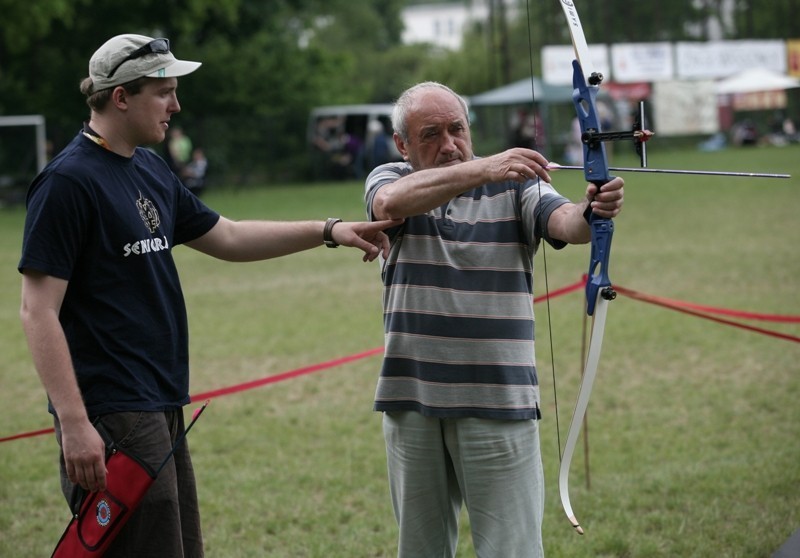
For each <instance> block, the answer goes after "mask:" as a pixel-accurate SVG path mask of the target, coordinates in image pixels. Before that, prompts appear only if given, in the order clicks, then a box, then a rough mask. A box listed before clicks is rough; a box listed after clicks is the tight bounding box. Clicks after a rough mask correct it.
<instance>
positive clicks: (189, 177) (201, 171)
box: [181, 147, 208, 197]
mask: <svg viewBox="0 0 800 558" xmlns="http://www.w3.org/2000/svg"><path fill="white" fill-rule="evenodd" d="M207 172H208V159H206V154H205V153H204V152H203V149H202V148H200V147H195V148H194V149H193V150H192V159H191V160H190V161H189V163H187V165H186V166H185V167H183V172H182V173H181V178H182V179H183V184H184V185H185V186H186V187H187V188H188V189H189V191H190V192H191V193H193V194H194V195H195V196H198V197H199V196H201V195H202V194H203V191H204V190H205V187H206V173H207Z"/></svg>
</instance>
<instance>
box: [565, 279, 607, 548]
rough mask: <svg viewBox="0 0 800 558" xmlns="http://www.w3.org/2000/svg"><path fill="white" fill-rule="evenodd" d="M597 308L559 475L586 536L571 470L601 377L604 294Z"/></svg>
mask: <svg viewBox="0 0 800 558" xmlns="http://www.w3.org/2000/svg"><path fill="white" fill-rule="evenodd" d="M595 302H596V304H595V316H594V322H593V324H592V341H591V343H590V345H589V355H588V358H587V359H586V369H585V370H584V373H583V380H582V382H581V388H580V392H579V394H578V402H577V403H576V405H575V411H574V413H573V415H572V422H571V423H570V425H569V433H568V434H567V442H566V445H565V446H564V454H563V455H562V458H561V466H560V469H559V473H558V491H559V494H560V495H561V506H562V507H563V508H564V512H565V513H566V514H567V518H568V519H569V522H570V523H572V526H573V527H575V529H576V530H577V531H578V533H579V534H581V535H582V534H583V528H582V527H581V526H580V523H578V520H577V519H576V518H575V513H574V512H573V511H572V504H571V503H570V500H569V469H570V464H571V463H572V456H573V454H574V452H575V446H576V444H577V442H578V435H579V434H580V430H581V423H582V422H583V417H584V416H585V415H586V409H587V407H588V406H589V395H591V392H592V384H593V383H594V379H595V377H596V376H597V367H598V364H599V362H600V351H601V349H602V345H603V333H604V330H605V327H606V316H607V315H608V300H606V299H605V298H604V297H603V295H602V293H601V292H598V293H597V299H596V301H595Z"/></svg>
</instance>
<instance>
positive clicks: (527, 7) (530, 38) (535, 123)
mask: <svg viewBox="0 0 800 558" xmlns="http://www.w3.org/2000/svg"><path fill="white" fill-rule="evenodd" d="M525 11H526V19H527V28H528V63H529V65H530V72H531V116H532V119H533V148H534V149H535V150H537V151H538V149H539V123H538V121H537V120H538V119H537V116H536V87H535V82H534V77H533V75H534V74H533V35H532V31H531V7H530V0H525ZM536 185H537V187H538V188H539V193H538V195H539V202H541V199H542V179H541V177H539V176H538V175H537V176H536ZM541 233H542V236H544V231H541ZM542 240H543V241H542V243H541V245H542V270H543V271H544V294H545V296H544V300H545V305H546V308H547V337H548V340H549V345H550V368H551V373H552V377H553V404H554V407H555V416H556V443H557V444H558V462H559V463H561V460H562V450H561V427H560V425H559V420H558V389H557V388H556V358H555V348H554V344H553V320H552V317H551V316H552V314H551V311H550V283H549V280H548V276H547V247H546V245H547V242H546V241H544V239H542Z"/></svg>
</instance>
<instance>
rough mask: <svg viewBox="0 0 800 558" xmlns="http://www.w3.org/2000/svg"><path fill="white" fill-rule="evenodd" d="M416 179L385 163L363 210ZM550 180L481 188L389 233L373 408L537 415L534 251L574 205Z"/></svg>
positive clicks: (370, 184) (404, 167)
mask: <svg viewBox="0 0 800 558" xmlns="http://www.w3.org/2000/svg"><path fill="white" fill-rule="evenodd" d="M410 172H412V169H411V166H410V165H409V164H408V163H389V164H386V165H382V166H380V167H378V168H377V169H375V170H374V171H373V172H372V173H371V174H370V176H369V177H368V178H367V184H366V196H365V200H366V204H367V209H368V214H369V215H370V218H372V211H371V207H372V201H373V199H374V196H375V193H376V192H377V191H378V190H379V189H380V188H381V187H382V186H384V185H386V184H389V183H391V182H394V181H395V180H397V179H399V178H401V177H402V176H405V175H407V174H409V173H410ZM567 202H568V200H567V199H566V198H564V197H562V196H561V195H559V194H558V193H557V192H556V191H555V190H554V189H553V187H552V186H551V185H550V184H547V183H545V182H541V183H538V182H536V181H528V182H526V183H524V184H520V183H517V182H513V181H507V182H501V183H492V184H485V185H483V186H481V187H479V188H475V189H473V190H470V191H468V192H465V193H463V194H460V195H458V196H456V197H455V198H453V199H452V200H450V201H449V202H448V203H446V204H444V205H443V206H441V207H437V208H435V209H433V210H431V211H429V212H427V213H425V214H422V215H417V216H414V217H409V218H407V219H406V220H405V222H404V223H403V225H401V226H400V227H398V228H396V229H394V230H391V231H388V232H389V234H390V237H391V239H392V245H391V250H390V253H389V256H388V258H387V260H386V261H384V262H383V264H384V265H383V270H382V278H383V284H384V293H383V306H384V332H385V345H384V350H385V354H384V360H383V367H382V370H381V375H380V378H379V380H378V386H377V390H376V394H375V410H376V411H400V410H412V411H417V412H419V413H422V414H423V415H426V416H433V417H482V418H494V419H538V418H540V413H539V385H538V379H537V375H536V360H535V357H534V316H533V256H534V254H535V253H536V248H537V246H538V243H539V241H540V238H544V239H545V240H546V241H547V242H548V243H550V244H551V245H552V246H553V247H554V248H556V249H559V248H562V247H563V246H564V245H565V244H564V243H563V242H561V241H558V240H553V239H550V238H549V237H548V236H547V235H546V234H542V233H541V232H540V231H546V230H547V220H548V218H549V216H550V215H551V213H552V212H553V210H555V209H556V208H557V207H559V206H561V205H562V204H564V203H567Z"/></svg>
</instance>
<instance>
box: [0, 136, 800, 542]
mask: <svg viewBox="0 0 800 558" xmlns="http://www.w3.org/2000/svg"><path fill="white" fill-rule="evenodd" d="M615 163H616V164H619V165H621V166H625V165H627V166H631V165H633V164H634V163H633V161H632V160H627V159H626V158H617V159H616V160H615ZM650 165H651V166H652V167H672V168H694V169H714V170H720V169H729V170H738V171H762V172H788V173H792V174H793V175H795V177H794V178H792V179H791V180H756V179H732V178H709V177H686V176H669V175H643V174H635V175H634V174H629V175H627V176H626V177H625V178H626V181H627V185H626V202H625V210H624V211H623V214H622V215H621V216H620V217H619V218H618V219H617V220H616V233H615V239H614V245H613V250H612V257H611V265H610V275H611V278H612V280H613V281H614V282H615V283H616V284H619V285H621V286H624V287H628V288H631V289H635V290H638V291H642V292H645V293H650V294H657V295H660V296H664V297H669V298H675V299H681V300H686V301H691V302H695V303H699V304H706V305H712V306H720V307H725V308H731V309H737V310H746V311H753V312H763V313H781V314H791V315H800V290H799V289H798V286H799V285H800V282H799V281H798V277H800V252H799V251H798V247H800V217H799V216H798V215H799V214H800V188H799V187H800V146H797V145H794V146H790V147H785V148H763V149H761V148H759V149H745V150H733V149H731V150H727V151H724V152H720V153H696V152H692V151H681V152H670V153H667V154H659V153H657V149H656V146H655V145H653V146H652V147H651V152H650ZM555 183H556V186H557V187H558V188H559V190H560V191H561V192H562V193H564V194H565V195H568V196H569V197H571V198H573V199H575V198H576V197H578V196H579V195H580V194H581V193H582V191H583V189H584V186H583V180H582V177H581V175H580V173H575V172H569V171H562V172H561V173H559V174H556V175H555ZM207 202H208V203H209V204H210V205H211V206H212V207H215V208H216V209H218V210H220V211H221V212H222V213H223V214H225V215H227V216H228V217H232V218H236V219H248V218H268V219H307V218H317V219H324V218H325V217H328V216H338V217H342V218H345V219H348V220H353V219H362V218H363V216H364V210H363V202H362V185H361V184H358V183H343V184H324V185H306V186H296V185H295V186H285V187H273V188H263V189H258V190H238V191H233V190H223V189H220V190H216V191H211V192H209V194H208V196H207ZM23 219H24V212H23V210H22V209H20V208H15V209H4V210H2V211H0V233H1V234H0V262H1V263H3V265H2V266H0V285H2V292H3V293H5V295H4V296H3V297H2V298H0V305H2V312H0V320H2V323H1V324H0V325H1V326H2V327H1V328H0V350H2V353H3V354H4V367H3V372H2V389H1V390H0V408H1V409H2V412H1V414H0V417H2V418H1V419H0V425H1V426H0V437H4V436H9V435H13V434H17V433H20V432H28V431H33V430H38V429H41V428H47V427H48V426H50V425H51V423H50V420H49V415H48V414H47V412H46V406H45V397H44V394H43V390H42V389H41V386H40V384H39V382H38V379H37V377H36V374H35V372H34V370H33V368H32V365H31V361H30V357H29V355H28V353H27V348H26V345H25V341H24V338H23V335H22V332H21V327H20V325H19V318H18V306H19V275H18V273H17V272H16V269H15V268H16V263H17V259H18V257H19V246H20V239H21V229H22V223H23ZM545 255H546V258H547V267H548V279H549V286H550V290H554V289H556V288H558V287H560V286H563V285H566V284H569V283H572V282H574V281H577V280H578V279H580V277H581V275H582V274H583V273H585V272H586V266H587V262H588V247H585V246H581V247H568V248H567V249H565V250H563V251H560V252H556V251H554V250H548V251H547V252H546V254H545ZM176 258H177V259H178V261H179V267H180V270H181V275H182V280H183V284H184V289H185V294H186V298H187V304H188V307H189V315H190V316H189V317H190V323H191V338H192V348H191V359H192V370H193V371H192V374H193V376H192V392H193V393H199V392H202V391H207V390H212V389H216V388H221V387H225V386H231V385H235V384H238V383H241V382H245V381H249V380H255V379H259V378H263V377H266V376H269V375H273V374H278V373H281V372H286V371H289V370H294V369H297V368H300V367H303V366H307V365H312V364H316V363H320V362H324V361H328V360H332V359H336V358H339V357H343V356H348V355H352V354H356V353H360V352H362V351H367V350H370V349H374V348H377V347H380V346H381V344H382V340H383V334H382V324H381V285H380V279H379V267H378V264H377V263H372V264H364V263H362V262H361V259H360V256H359V254H358V253H356V252H355V251H353V250H349V249H345V248H340V249H338V250H328V249H325V248H318V249H315V250H311V251H308V252H305V253H302V254H296V255H293V256H289V257H286V258H283V259H280V260H275V261H271V262H262V263H254V264H228V263H223V262H218V261H215V260H211V259H209V258H207V257H205V256H202V255H200V254H196V253H194V252H192V251H191V250H188V249H186V248H183V247H179V248H177V249H176ZM536 265H537V274H536V279H537V284H536V293H537V294H542V293H543V292H544V290H545V289H544V280H543V272H542V254H541V253H540V254H539V255H537V261H536ZM582 304H583V303H582V299H581V295H580V293H574V294H570V295H566V296H563V297H559V298H555V299H553V300H552V301H551V305H550V310H551V313H552V335H553V344H554V347H555V353H554V358H551V354H550V351H549V349H548V345H549V343H548V335H549V334H548V327H547V321H548V320H547V318H548V316H547V308H546V306H545V305H543V304H542V305H537V307H536V309H537V317H538V323H537V325H538V327H537V335H538V339H539V340H540V342H539V343H538V355H537V356H538V364H539V369H540V376H541V378H540V381H541V384H542V392H543V398H544V421H543V424H542V452H543V457H544V462H545V474H546V479H547V501H546V516H545V521H544V542H545V550H546V553H547V555H548V556H549V557H553V558H556V557H619V558H623V557H624V558H627V557H645V558H651V557H664V558H667V557H669V558H673V557H709V558H711V557H714V558H717V557H748V558H750V557H769V556H771V555H772V553H773V552H775V551H776V550H777V549H778V548H779V547H780V546H781V545H782V544H783V543H784V541H785V540H786V539H787V538H788V537H789V536H790V535H791V534H792V533H793V532H794V531H795V530H797V529H798V528H800V505H798V503H799V502H800V465H798V464H800V405H798V396H799V395H800V364H798V363H800V345H798V344H796V343H792V342H789V341H785V340H781V339H776V338H774V337H769V336H765V335H760V334H757V333H753V332H748V331H744V330H742V329H737V328H732V327H728V326H725V325H721V324H716V323H713V322H710V321H706V320H702V319H698V318H695V317H691V316H687V315H684V314H680V313H676V312H672V311H669V310H665V309H662V308H658V307H656V306H652V305H647V304H643V303H641V302H637V301H635V300H632V299H630V298H626V297H623V296H620V297H619V298H618V299H617V300H616V301H615V302H614V303H613V304H612V305H611V308H610V311H609V318H608V324H607V327H606V338H605V343H604V352H603V355H602V358H601V362H600V371H599V375H598V378H597V381H596V383H595V389H594V392H593V394H592V399H591V403H590V407H589V446H590V470H591V488H590V489H587V488H586V483H585V474H584V461H583V458H584V455H583V452H582V450H580V449H579V450H578V452H577V453H576V457H575V461H574V462H573V467H572V475H571V482H570V485H571V495H572V505H573V508H574V510H575V513H576V515H577V516H578V518H579V519H580V520H581V523H582V525H583V526H584V528H585V530H586V534H585V535H584V536H583V537H580V536H578V535H576V534H575V533H574V531H573V530H572V528H571V527H570V526H569V523H568V522H567V520H566V518H565V517H564V516H563V512H562V510H561V506H560V502H559V498H558V488H557V471H558V453H559V452H558V447H557V441H556V440H557V432H556V421H555V404H554V385H553V383H554V382H553V378H552V372H551V370H552V368H553V367H552V364H551V363H552V362H553V361H555V375H556V385H555V388H556V392H557V397H558V414H559V424H560V431H561V432H560V435H561V439H562V440H564V439H565V437H566V429H567V427H568V424H569V420H570V416H571V412H572V408H573V406H574V398H575V396H576V394H577V390H578V382H579V375H580V368H581V366H580V335H581V326H582V320H583V318H582ZM753 325H757V326H761V327H766V328H769V329H778V330H781V331H784V332H786V333H791V334H793V335H800V327H798V325H797V324H794V325H792V324H772V323H755V324H753ZM379 365H380V357H379V356H373V357H369V358H366V359H362V360H357V361H354V362H351V363H348V364H345V365H342V366H338V367H335V368H331V369H326V370H322V371H319V372H315V373H313V374H308V375H304V376H301V377H298V378H294V379H291V380H287V381H284V382H280V383H274V384H270V385H267V386H265V387H262V388H258V389H254V390H250V391H246V392H243V393H237V394H233V395H229V396H225V397H219V398H216V399H214V400H213V401H212V404H211V405H210V406H209V408H208V409H207V410H206V412H205V413H204V415H203V418H202V420H201V421H200V422H199V423H198V424H197V426H196V427H195V429H193V430H192V433H191V434H190V437H189V438H190V444H191V446H192V451H193V455H194V459H195V467H196V470H197V474H198V481H199V491H200V499H201V507H202V513H203V518H204V528H205V536H206V547H207V555H208V556H211V557H215V558H216V557H265V556H269V557H286V558H288V557H292V558H296V557H320V558H322V557H325V558H328V557H348V558H349V557H390V556H393V555H394V553H395V551H394V538H395V526H394V520H393V517H392V512H391V507H390V503H389V498H388V489H387V482H386V478H385V477H386V473H385V458H384V448H383V440H382V434H381V426H380V416H379V415H378V414H376V413H374V412H373V411H372V410H371V405H372V395H373V390H374V386H375V380H376V376H377V374H378V369H379ZM581 445H582V443H581V442H580V441H579V447H580V446H581ZM56 457H57V452H56V444H55V441H54V440H53V438H52V436H51V435H44V436H38V437H33V438H26V439H21V440H15V441H11V442H6V443H2V444H0V478H2V481H3V482H2V483H0V533H2V536H1V537H0V556H14V557H17V556H19V557H29V556H30V557H34V556H46V555H49V553H50V552H51V551H52V548H53V546H54V544H55V542H56V541H57V539H58V537H59V535H60V533H61V531H62V529H63V528H64V526H65V525H66V522H67V520H68V510H67V507H66V505H65V503H64V501H63V499H62V497H61V496H60V492H59V489H58V479H57V464H56ZM467 522H468V520H467V518H466V515H465V517H464V521H463V522H462V523H463V527H464V528H462V535H463V536H462V537H461V539H462V540H461V550H462V551H461V552H460V554H459V556H472V555H473V554H472V552H471V551H470V550H468V547H469V534H468V529H467V528H466V527H467Z"/></svg>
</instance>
